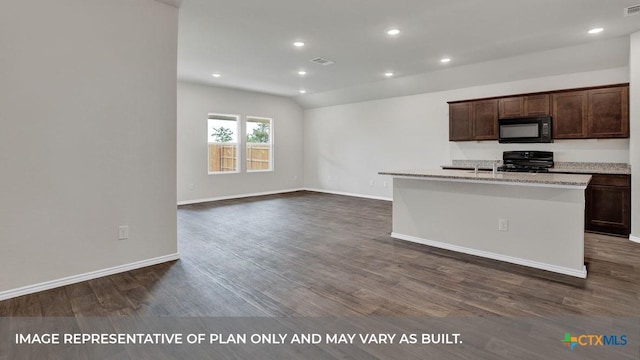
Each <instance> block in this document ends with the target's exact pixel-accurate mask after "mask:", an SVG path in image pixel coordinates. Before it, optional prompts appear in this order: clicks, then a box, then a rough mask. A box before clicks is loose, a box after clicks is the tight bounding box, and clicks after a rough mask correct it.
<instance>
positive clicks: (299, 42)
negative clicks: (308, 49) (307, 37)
mask: <svg viewBox="0 0 640 360" xmlns="http://www.w3.org/2000/svg"><path fill="white" fill-rule="evenodd" d="M293 46H295V47H303V46H304V43H303V42H302V41H296V42H294V43H293Z"/></svg>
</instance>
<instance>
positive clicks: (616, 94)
mask: <svg viewBox="0 0 640 360" xmlns="http://www.w3.org/2000/svg"><path fill="white" fill-rule="evenodd" d="M628 89H629V88H628V87H627V86H624V87H613V88H605V89H595V90H589V121H588V122H589V137H593V138H612V137H629V90H628Z"/></svg>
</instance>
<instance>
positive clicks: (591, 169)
mask: <svg viewBox="0 0 640 360" xmlns="http://www.w3.org/2000/svg"><path fill="white" fill-rule="evenodd" d="M496 161H497V162H498V166H500V165H502V160H496ZM493 162H494V160H453V161H452V162H451V165H444V166H443V168H460V169H471V170H473V169H474V168H475V167H476V166H477V167H478V169H480V170H491V169H492V166H493ZM549 172H554V173H582V174H618V175H630V174H631V166H630V165H629V164H626V163H595V162H563V161H556V162H555V163H554V167H552V168H551V169H549Z"/></svg>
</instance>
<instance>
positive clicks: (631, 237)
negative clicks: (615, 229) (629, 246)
mask: <svg viewBox="0 0 640 360" xmlns="http://www.w3.org/2000/svg"><path fill="white" fill-rule="evenodd" d="M629 240H631V241H633V242H637V243H640V237H637V236H633V235H631V234H629Z"/></svg>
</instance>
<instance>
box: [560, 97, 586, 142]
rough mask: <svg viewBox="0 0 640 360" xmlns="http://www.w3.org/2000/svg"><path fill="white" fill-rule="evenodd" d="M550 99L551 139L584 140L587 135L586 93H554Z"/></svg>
mask: <svg viewBox="0 0 640 360" xmlns="http://www.w3.org/2000/svg"><path fill="white" fill-rule="evenodd" d="M552 99H553V100H552V101H553V107H552V110H551V116H552V117H553V138H554V139H580V138H586V137H587V134H588V125H587V99H588V97H587V91H572V92H563V93H555V94H553V95H552Z"/></svg>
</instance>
